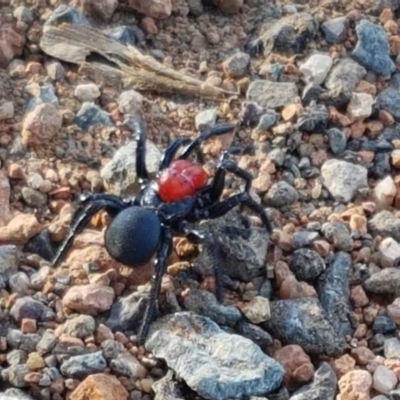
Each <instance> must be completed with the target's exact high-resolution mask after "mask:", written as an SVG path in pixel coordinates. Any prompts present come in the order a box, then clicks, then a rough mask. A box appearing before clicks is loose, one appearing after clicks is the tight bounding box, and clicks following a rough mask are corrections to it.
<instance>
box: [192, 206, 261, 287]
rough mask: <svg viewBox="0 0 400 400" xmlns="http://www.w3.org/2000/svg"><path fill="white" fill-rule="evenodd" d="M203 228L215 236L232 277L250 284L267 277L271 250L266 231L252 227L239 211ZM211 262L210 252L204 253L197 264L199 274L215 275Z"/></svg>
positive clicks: (211, 222) (215, 220)
mask: <svg viewBox="0 0 400 400" xmlns="http://www.w3.org/2000/svg"><path fill="white" fill-rule="evenodd" d="M200 228H201V229H206V230H207V232H209V233H210V234H211V235H212V237H213V239H214V241H215V246H218V249H219V252H220V255H221V257H220V261H219V262H220V263H221V266H222V268H223V270H224V271H225V272H226V274H227V275H229V277H231V278H232V279H240V280H243V281H245V282H249V281H250V280H252V279H253V278H255V277H257V276H261V275H262V274H263V272H264V270H265V263H266V254H267V250H268V240H267V239H268V236H267V234H266V230H265V229H262V228H257V227H255V226H252V225H251V223H250V221H249V220H248V218H246V217H245V216H244V215H243V214H242V213H240V211H239V210H237V209H234V210H232V211H230V212H229V213H227V214H226V215H225V216H223V217H221V218H217V219H214V220H208V221H205V222H204V223H202V224H201V226H200ZM211 261H212V260H210V257H209V254H208V252H206V251H201V252H200V254H199V255H198V257H197V258H196V259H195V261H194V269H195V271H197V272H199V273H201V274H203V275H206V274H212V268H211V264H210V263H211Z"/></svg>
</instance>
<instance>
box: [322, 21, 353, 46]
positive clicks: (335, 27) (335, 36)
mask: <svg viewBox="0 0 400 400" xmlns="http://www.w3.org/2000/svg"><path fill="white" fill-rule="evenodd" d="M348 27H349V20H348V19H347V17H345V16H344V17H336V18H332V19H328V20H327V21H325V22H324V23H323V24H322V25H321V30H322V32H323V34H324V37H325V40H326V41H327V43H329V44H337V43H341V42H342V41H343V40H344V39H345V38H346V35H347V29H348Z"/></svg>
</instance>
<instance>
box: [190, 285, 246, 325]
mask: <svg viewBox="0 0 400 400" xmlns="http://www.w3.org/2000/svg"><path fill="white" fill-rule="evenodd" d="M184 306H185V308H186V309H187V310H188V311H193V312H195V313H196V314H200V315H204V316H205V317H208V318H211V319H212V320H213V321H215V322H216V323H217V324H219V325H227V326H234V325H235V324H236V322H237V321H239V319H240V318H241V314H240V311H239V310H238V309H237V308H236V307H232V306H224V305H223V304H220V303H218V301H217V299H216V297H215V296H214V295H213V294H212V293H210V292H207V291H206V290H196V289H191V290H189V292H188V293H187V295H186V296H185V300H184Z"/></svg>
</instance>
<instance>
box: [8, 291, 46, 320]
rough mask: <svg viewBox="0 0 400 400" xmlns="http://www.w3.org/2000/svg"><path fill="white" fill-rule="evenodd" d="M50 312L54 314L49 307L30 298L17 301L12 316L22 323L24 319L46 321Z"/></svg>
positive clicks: (11, 312) (12, 308)
mask: <svg viewBox="0 0 400 400" xmlns="http://www.w3.org/2000/svg"><path fill="white" fill-rule="evenodd" d="M49 312H52V310H51V309H50V308H49V307H47V306H46V305H45V304H43V303H42V302H40V301H38V300H35V299H33V298H32V297H30V296H24V297H21V298H19V299H17V300H16V301H15V303H14V304H13V306H12V307H11V310H10V314H11V316H12V317H13V318H14V319H15V320H16V321H17V322H21V320H23V319H24V318H30V319H35V320H37V321H43V320H46V315H48V313H49Z"/></svg>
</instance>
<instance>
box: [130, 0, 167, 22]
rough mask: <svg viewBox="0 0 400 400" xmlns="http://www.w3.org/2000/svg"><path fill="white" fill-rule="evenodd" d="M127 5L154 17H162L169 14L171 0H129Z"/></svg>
mask: <svg viewBox="0 0 400 400" xmlns="http://www.w3.org/2000/svg"><path fill="white" fill-rule="evenodd" d="M128 4H129V7H131V8H133V9H134V10H136V11H138V12H140V13H141V14H144V15H146V16H147V17H151V18H154V19H163V18H167V17H169V16H170V15H171V12H172V3H171V0H129V2H128Z"/></svg>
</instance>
